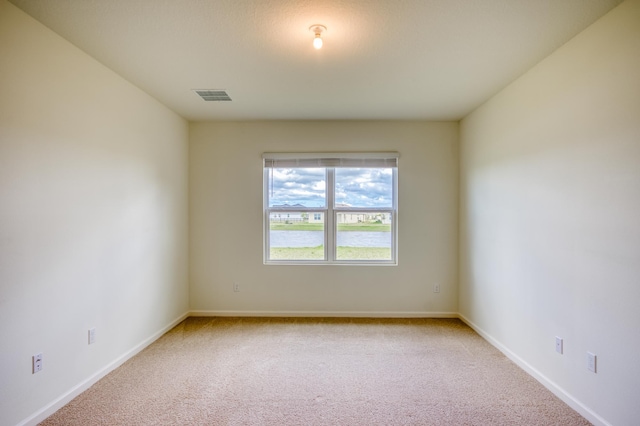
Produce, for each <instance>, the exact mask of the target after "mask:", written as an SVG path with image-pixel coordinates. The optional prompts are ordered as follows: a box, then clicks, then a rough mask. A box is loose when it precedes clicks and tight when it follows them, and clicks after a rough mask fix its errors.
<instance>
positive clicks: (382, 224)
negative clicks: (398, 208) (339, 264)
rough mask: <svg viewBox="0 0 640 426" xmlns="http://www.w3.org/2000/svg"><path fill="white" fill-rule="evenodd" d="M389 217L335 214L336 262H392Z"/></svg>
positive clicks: (387, 215) (368, 213) (385, 215)
mask: <svg viewBox="0 0 640 426" xmlns="http://www.w3.org/2000/svg"><path fill="white" fill-rule="evenodd" d="M392 217H393V215H392V214H391V213H389V212H367V213H359V212H357V211H356V212H353V211H352V212H342V211H340V212H337V213H336V222H337V238H336V239H337V241H336V245H337V251H336V259H337V260H392V259H393V257H392V254H391V249H392V234H391V229H392V226H393V223H392Z"/></svg>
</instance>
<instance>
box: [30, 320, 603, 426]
mask: <svg viewBox="0 0 640 426" xmlns="http://www.w3.org/2000/svg"><path fill="white" fill-rule="evenodd" d="M41 424H42V425H47V426H49V425H83V426H85V425H589V424H590V423H589V422H588V421H587V420H585V419H584V418H583V417H581V416H580V415H579V414H577V413H576V412H575V411H573V410H572V409H571V408H570V407H568V406H567V405H566V404H564V403H563V402H562V401H560V400H559V399H558V398H557V397H555V396H554V395H553V394H552V393H550V392H549V391H548V390H546V389H545V388H544V387H543V386H542V385H540V384H539V383H538V382H537V381H535V380H534V379H533V378H532V377H530V376H529V375H527V374H526V373H525V372H524V371H522V370H521V369H520V368H519V367H517V366H516V365H515V364H513V363H512V362H511V361H509V360H508V359H507V358H506V357H505V356H504V355H502V354H501V353H500V352H499V351H497V350H496V349H495V348H494V347H492V346H491V345H490V344H489V343H487V342H486V341H485V340H483V339H482V338H481V337H480V336H479V335H478V334H476V333H475V332H474V331H473V330H472V329H470V328H469V327H468V326H466V325H465V324H464V323H462V322H461V321H459V320H456V319H299V318H289V319H284V318H189V319H187V320H185V321H184V322H182V323H180V324H179V325H178V326H176V327H175V328H174V329H172V330H171V331H169V332H168V333H167V334H165V335H164V336H163V337H161V338H160V339H159V340H157V341H156V342H155V343H153V344H152V345H151V346H149V347H148V348H147V349H145V350H144V351H142V352H141V353H140V354H138V355H137V356H136V357H134V358H132V359H131V360H129V361H128V362H126V363H125V364H124V365H122V366H121V367H120V368H118V369H117V370H115V371H114V372H112V373H111V374H109V375H107V376H106V377H105V378H103V379H102V380H101V381H99V382H98V383H96V384H95V385H94V386H93V387H91V388H90V389H88V390H87V391H86V392H84V393H83V394H81V395H80V396H78V397H77V398H75V399H74V400H73V401H71V402H70V403H69V404H67V405H66V406H65V407H63V408H62V409H60V410H59V411H58V412H56V413H55V414H54V415H52V416H51V417H49V418H48V419H47V420H45V421H44V422H43V423H41Z"/></svg>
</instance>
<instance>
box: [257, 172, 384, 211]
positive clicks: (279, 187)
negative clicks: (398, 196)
mask: <svg viewBox="0 0 640 426" xmlns="http://www.w3.org/2000/svg"><path fill="white" fill-rule="evenodd" d="M335 180H336V203H340V204H348V205H350V206H352V207H369V208H371V207H392V206H393V200H392V197H393V191H392V188H393V172H392V169H390V168H340V167H338V168H336V169H335ZM268 185H269V206H271V207H273V206H278V205H284V204H288V205H293V204H301V205H303V206H305V207H324V205H325V197H326V194H325V189H326V188H325V187H326V176H325V169H324V168H294V169H278V168H274V169H271V170H270V176H269V182H268Z"/></svg>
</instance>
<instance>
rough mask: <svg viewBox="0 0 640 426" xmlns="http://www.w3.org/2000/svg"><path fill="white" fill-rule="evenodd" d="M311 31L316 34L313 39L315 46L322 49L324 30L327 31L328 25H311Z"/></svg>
mask: <svg viewBox="0 0 640 426" xmlns="http://www.w3.org/2000/svg"><path fill="white" fill-rule="evenodd" d="M309 31H311V32H312V33H313V34H315V38H314V39H313V47H315V48H316V49H320V48H321V47H322V32H323V31H327V27H325V26H324V25H319V24H315V25H312V26H310V27H309Z"/></svg>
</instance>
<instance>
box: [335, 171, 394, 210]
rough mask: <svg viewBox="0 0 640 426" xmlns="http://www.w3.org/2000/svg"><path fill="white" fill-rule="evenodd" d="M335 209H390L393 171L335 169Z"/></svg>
mask: <svg viewBox="0 0 640 426" xmlns="http://www.w3.org/2000/svg"><path fill="white" fill-rule="evenodd" d="M335 170H336V192H335V203H336V207H341V206H342V207H369V208H372V207H374V208H375V207H392V206H393V169H391V168H382V167H378V168H346V167H345V168H342V167H340V168H336V169H335Z"/></svg>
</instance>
